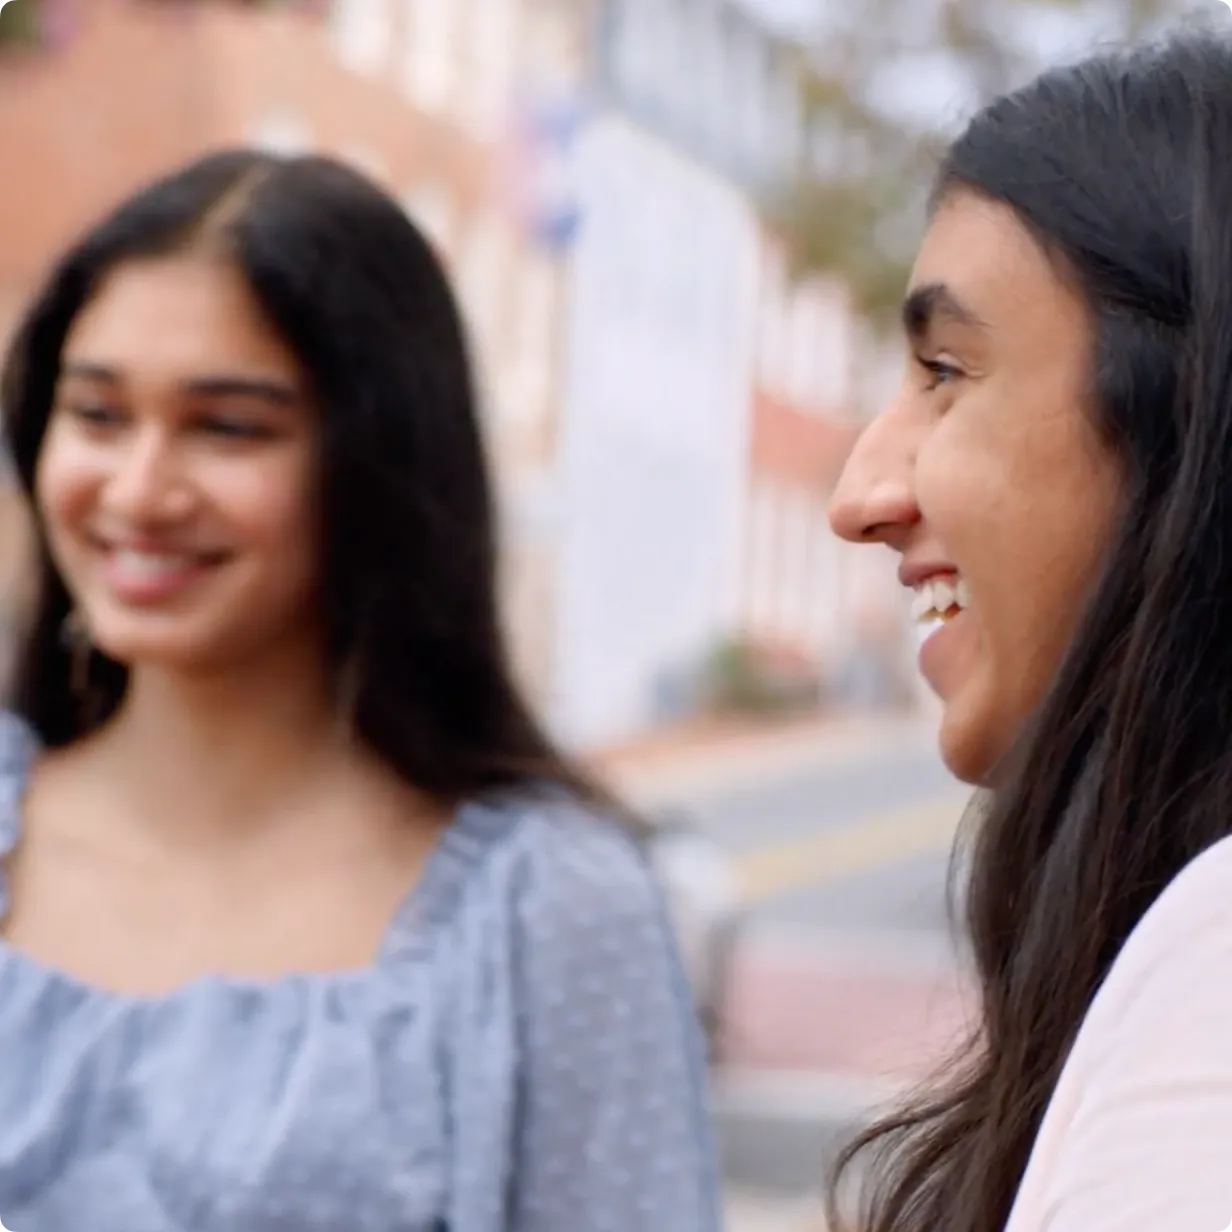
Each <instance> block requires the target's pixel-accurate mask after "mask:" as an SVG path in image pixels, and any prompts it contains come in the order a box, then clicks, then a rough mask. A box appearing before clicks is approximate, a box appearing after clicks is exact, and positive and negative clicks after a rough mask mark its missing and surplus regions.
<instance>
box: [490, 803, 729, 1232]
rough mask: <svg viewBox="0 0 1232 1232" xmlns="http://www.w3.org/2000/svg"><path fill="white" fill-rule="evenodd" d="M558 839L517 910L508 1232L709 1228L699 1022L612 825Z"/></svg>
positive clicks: (659, 920) (524, 888)
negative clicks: (514, 1094)
mask: <svg viewBox="0 0 1232 1232" xmlns="http://www.w3.org/2000/svg"><path fill="white" fill-rule="evenodd" d="M563 824H565V825H568V822H567V821H566V822H565V823H563ZM583 824H584V823H583ZM556 838H557V840H558V841H555V842H549V843H547V844H545V845H543V846H541V849H540V850H539V851H538V853H537V855H536V858H535V860H534V861H533V862H531V863H529V864H528V865H526V866H524V869H523V877H522V885H521V886H520V888H519V891H518V893H517V897H516V903H515V909H514V920H515V925H514V932H515V946H514V971H515V976H514V983H515V1000H516V1005H517V1032H518V1042H519V1053H520V1058H521V1059H520V1062H519V1066H518V1070H519V1073H518V1082H517V1101H516V1104H517V1108H518V1110H519V1112H518V1115H517V1116H516V1117H515V1122H516V1131H515V1141H514V1149H513V1154H512V1160H511V1163H512V1165H513V1166H512V1177H511V1183H512V1191H513V1192H512V1197H511V1232H647V1230H648V1229H659V1228H661V1229H671V1232H718V1230H719V1228H720V1224H721V1218H720V1214H719V1209H720V1203H719V1200H718V1189H719V1187H718V1183H717V1178H716V1173H717V1169H716V1167H715V1163H714V1150H713V1144H712V1134H711V1126H710V1120H709V1109H708V1100H707V1095H706V1079H705V1066H704V1053H703V1045H702V1039H701V1032H700V1029H699V1027H698V1024H697V1022H696V1018H695V1014H694V1010H693V1006H692V1002H691V998H690V996H689V992H688V988H687V984H686V980H685V977H684V975H683V971H682V968H681V964H680V962H679V960H678V956H677V953H676V949H675V944H674V940H673V937H672V933H671V929H670V926H669V924H668V919H667V914H666V911H665V906H664V904H663V902H662V901H661V898H660V895H659V893H658V890H657V887H656V885H655V883H654V882H653V879H652V877H651V875H650V873H649V872H648V871H647V869H646V867H645V865H644V864H643V862H642V860H641V859H640V857H639V855H638V854H637V852H636V850H635V848H634V846H633V844H632V842H631V841H629V840H627V839H626V838H625V837H624V836H622V835H619V834H617V833H615V832H613V831H606V830H600V829H597V828H595V829H588V830H587V831H586V832H585V834H584V835H583V834H578V833H573V834H569V835H566V834H564V833H558V834H557V836H556Z"/></svg>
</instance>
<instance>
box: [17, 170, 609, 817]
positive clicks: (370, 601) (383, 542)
mask: <svg viewBox="0 0 1232 1232" xmlns="http://www.w3.org/2000/svg"><path fill="white" fill-rule="evenodd" d="M194 246H206V247H210V248H212V249H213V250H215V251H217V252H218V253H219V255H220V257H222V258H225V259H226V260H229V261H231V262H232V263H233V264H234V265H235V267H236V268H237V269H238V270H240V271H241V273H242V274H243V276H244V278H245V279H246V281H247V283H248V285H249V287H250V289H251V291H252V293H253V295H254V296H255V298H256V300H257V302H258V303H259V305H260V307H261V308H262V309H263V311H264V312H265V314H266V315H267V317H268V319H269V320H270V321H271V322H272V323H273V325H274V326H275V328H276V329H277V330H278V331H279V332H280V334H281V335H282V337H283V338H284V340H285V341H286V342H287V344H288V345H289V346H290V347H291V348H292V350H293V351H294V352H295V354H296V356H297V357H298V359H299V362H300V364H301V366H302V368H303V370H304V372H305V373H306V375H307V377H308V379H309V380H310V382H311V385H312V388H313V392H314V394H315V401H316V403H317V404H318V405H319V407H320V434H321V440H320V450H319V458H320V462H319V474H318V476H317V479H318V487H319V513H318V516H319V519H320V523H321V528H322V539H323V544H322V560H321V568H320V593H321V602H322V604H323V605H324V619H325V627H326V633H327V638H328V654H329V657H330V666H331V668H332V670H333V672H334V674H335V677H336V678H337V679H342V678H343V677H344V676H345V678H346V681H347V695H348V704H349V706H350V708H351V712H352V717H353V720H354V725H355V729H356V732H357V734H358V735H359V736H360V737H361V738H362V739H363V740H364V741H366V743H367V744H368V746H370V747H371V748H372V749H374V750H375V751H376V752H377V753H378V754H379V755H380V756H381V757H382V758H383V759H384V760H385V761H386V762H387V763H388V764H389V765H390V766H391V767H392V768H393V769H394V770H395V771H396V772H398V773H399V774H400V775H402V776H403V777H404V778H405V779H406V780H407V781H409V782H411V783H413V784H414V785H415V786H417V787H418V788H420V789H422V790H424V791H426V792H429V793H432V794H434V795H436V796H439V797H441V798H446V799H455V798H461V797H463V796H465V795H467V794H470V793H473V792H476V791H479V790H483V789H486V788H489V787H499V786H502V785H506V784H508V785H513V784H517V783H520V782H526V781H529V780H531V779H534V780H555V781H556V782H558V783H561V784H564V785H565V786H567V787H569V788H572V789H576V790H578V791H581V792H582V793H583V794H585V795H586V796H587V797H589V798H591V799H603V800H606V797H605V796H604V793H603V792H602V791H601V790H600V789H599V788H598V787H597V786H596V785H595V784H594V783H592V782H591V781H590V780H589V779H588V778H587V777H586V776H585V775H583V774H582V773H581V772H580V771H579V770H578V769H577V768H576V767H574V766H572V765H571V764H570V763H569V762H568V761H567V759H566V758H564V757H563V756H562V755H561V754H560V753H559V752H558V751H557V750H556V749H555V748H554V747H553V745H552V743H551V742H550V741H549V739H548V738H547V736H546V735H545V734H544V732H543V731H542V730H541V728H540V726H539V724H538V723H537V721H536V720H535V718H534V717H533V715H532V713H531V711H530V709H529V708H528V706H527V705H526V703H525V702H524V700H523V698H522V697H521V695H520V693H519V691H518V689H517V687H516V686H515V683H514V681H513V678H512V672H511V669H510V665H509V656H508V654H507V648H506V645H505V639H504V637H503V635H502V628H501V620H500V610H499V609H500V604H499V598H498V583H497V577H498V567H497V566H498V562H497V547H496V542H497V536H496V533H495V528H494V509H493V495H492V490H491V481H490V476H489V474H488V469H487V464H486V459H485V453H484V448H483V441H482V437H481V430H480V423H479V416H478V413H477V409H476V404H475V392H474V383H473V381H472V374H471V368H470V363H469V359H468V354H467V347H466V344H465V336H464V330H463V327H462V325H461V322H460V319H459V314H458V311H457V307H456V305H455V302H454V298H453V295H452V293H451V291H450V288H449V285H448V282H447V279H446V277H445V275H444V272H443V271H442V269H441V267H440V265H439V263H438V261H437V259H436V257H435V255H434V254H433V251H432V249H431V247H430V245H429V244H428V243H427V242H426V240H425V239H424V238H423V237H422V235H421V234H420V233H419V231H418V230H417V229H416V228H415V226H414V225H413V224H412V223H411V221H410V220H409V219H408V218H407V217H406V215H405V214H404V213H403V211H402V210H401V209H400V208H399V207H398V206H397V204H396V203H394V202H393V201H392V200H391V199H389V198H388V197H387V196H386V195H385V194H384V193H382V192H381V191H380V190H379V189H378V188H377V187H376V186H375V185H373V184H371V183H369V182H368V181H367V180H366V179H365V178H363V177H362V176H361V175H359V174H357V173H356V172H354V171H352V170H350V169H349V168H347V167H344V166H342V165H341V164H338V163H335V162H333V161H330V160H327V159H323V158H315V157H312V158H291V159H281V158H276V157H274V156H271V155H267V154H263V153H257V152H250V151H226V152H222V153H217V154H212V155H209V156H207V157H204V158H202V159H200V160H198V161H196V162H194V163H192V164H191V165H189V166H187V167H186V168H184V169H182V170H180V171H178V172H176V173H174V174H171V175H169V176H167V177H165V178H163V179H161V180H159V181H157V182H155V183H154V184H152V185H150V186H149V187H147V188H145V189H143V190H142V191H140V192H139V193H137V194H136V195H135V196H133V197H132V198H131V199H129V200H128V201H126V202H125V203H123V204H122V205H120V206H119V207H118V208H117V209H116V210H115V211H114V212H113V213H112V214H111V215H110V217H108V218H106V219H105V220H104V221H103V222H101V223H100V224H99V225H98V226H97V227H96V228H95V229H94V230H93V231H91V232H90V233H89V234H88V235H87V236H86V237H85V238H84V239H83V240H82V241H81V242H80V243H79V244H77V245H76V246H75V247H74V248H73V249H72V251H70V252H69V253H68V254H67V255H66V256H65V257H64V258H63V259H62V260H61V261H60V263H59V264H58V265H57V266H56V268H55V269H54V271H53V272H52V273H51V275H50V278H49V280H48V282H47V285H46V287H45V288H44V289H43V291H42V293H41V294H40V295H39V296H38V297H37V299H36V300H35V302H34V303H33V306H32V307H31V309H30V311H29V313H28V315H27V316H26V318H25V320H24V322H23V323H22V324H21V326H20V327H19V329H18V331H17V333H16V335H15V339H14V342H13V344H12V347H11V350H10V353H9V356H8V360H7V364H6V366H5V370H4V373H3V378H2V381H0V399H2V401H3V406H4V412H5V415H4V428H5V432H6V434H7V437H8V444H9V448H10V450H11V453H12V455H13V458H14V460H15V463H16V467H17V471H18V474H19V476H20V479H21V483H22V486H23V488H24V489H25V492H26V494H27V495H28V496H29V497H30V498H31V501H32V500H33V494H34V477H35V470H36V466H37V463H38V458H39V452H40V448H41V445H42V441H43V436H44V433H45V431H46V428H47V423H48V417H49V415H50V412H51V407H52V401H53V396H54V391H55V386H56V381H57V377H58V372H59V367H60V358H61V350H62V348H63V344H64V340H65V337H66V335H67V333H68V332H69V329H70V327H71V325H72V322H73V320H74V318H75V317H76V315H77V313H78V312H79V311H80V310H81V308H82V307H83V305H85V304H86V303H87V302H88V301H89V299H90V297H91V296H92V295H93V294H94V292H95V291H96V289H97V288H98V287H99V285H100V282H101V280H102V279H103V278H104V277H105V276H106V275H107V274H108V273H109V272H110V271H111V270H113V269H114V268H115V267H117V266H118V265H120V264H121V263H123V262H125V261H129V260H133V259H137V258H142V257H156V256H161V255H170V254H174V253H176V252H179V251H184V250H187V249H192V248H193V247H194ZM38 569H39V573H40V576H39V579H38V582H39V591H38V598H37V602H36V604H35V610H34V612H33V616H32V619H31V621H30V625H29V629H28V632H27V633H26V634H25V636H24V638H23V639H22V641H21V642H20V644H19V646H18V648H17V651H16V655H15V660H16V662H15V684H14V695H13V699H12V705H13V708H14V709H15V710H16V711H17V712H18V713H19V714H21V715H22V716H24V717H25V718H26V719H27V720H28V721H29V722H30V723H31V724H32V725H33V727H34V728H35V730H36V731H37V732H38V734H39V736H40V737H41V739H42V740H43V741H44V743H45V744H47V745H49V746H56V745H61V744H64V743H66V742H69V741H72V740H73V739H75V738H77V737H78V736H80V735H81V734H82V733H83V731H84V730H86V729H87V727H88V726H90V725H91V724H92V723H93V722H98V721H102V720H103V719H105V718H106V717H107V716H109V715H110V714H112V713H113V712H114V711H115V709H116V707H117V706H118V705H119V703H120V701H121V699H122V697H123V694H124V690H125V687H126V684H127V678H128V672H127V669H126V667H125V666H124V665H123V664H121V663H118V662H115V661H113V660H111V659H109V658H107V657H106V656H105V655H103V654H101V653H99V652H98V651H95V652H94V653H93V657H92V661H91V663H90V689H91V692H92V699H91V700H92V702H93V709H94V717H93V718H92V719H87V718H86V717H83V707H82V704H81V699H80V698H79V697H78V696H76V695H75V692H74V689H73V688H72V687H71V686H72V680H71V653H70V649H69V648H68V647H67V646H66V644H65V639H64V636H63V628H64V625H65V620H66V617H67V616H68V614H69V611H70V603H71V601H70V596H69V594H68V591H67V590H66V588H65V584H64V581H63V579H62V578H61V577H60V576H59V574H58V572H57V570H56V568H55V566H54V564H53V562H52V559H51V556H50V555H49V553H48V551H47V549H46V546H45V545H44V544H43V543H42V542H40V544H39V549H38Z"/></svg>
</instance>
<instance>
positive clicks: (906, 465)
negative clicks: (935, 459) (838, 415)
mask: <svg viewBox="0 0 1232 1232" xmlns="http://www.w3.org/2000/svg"><path fill="white" fill-rule="evenodd" d="M904 428H905V425H904V424H902V423H898V422H896V417H895V416H894V415H893V414H892V413H891V412H890V411H886V412H883V413H882V414H881V415H879V416H878V417H877V418H876V419H874V420H873V422H872V423H871V424H869V425H868V427H867V428H865V430H864V432H863V433H862V434H861V435H860V438H859V439H858V440H857V441H856V444H855V447H854V448H853V449H852V451H851V455H850V457H848V459H847V464H846V465H845V466H844V467H843V473H842V475H841V476H840V477H839V481H838V486H837V487H836V488H835V490H834V495H833V497H832V498H831V500H830V525H831V527H833V529H834V533H835V534H836V535H838V536H839V537H840V538H842V539H846V540H848V541H849V542H851V543H887V542H892V541H893V540H894V538H895V536H896V534H897V533H899V532H902V531H905V530H907V529H908V528H910V527H911V526H914V525H915V523H916V522H918V521H919V519H920V510H919V507H918V505H917V504H916V498H915V459H914V453H915V451H914V447H913V446H912V445H911V443H910V442H909V440H908V439H907V435H908V434H907V433H906V432H905V431H904Z"/></svg>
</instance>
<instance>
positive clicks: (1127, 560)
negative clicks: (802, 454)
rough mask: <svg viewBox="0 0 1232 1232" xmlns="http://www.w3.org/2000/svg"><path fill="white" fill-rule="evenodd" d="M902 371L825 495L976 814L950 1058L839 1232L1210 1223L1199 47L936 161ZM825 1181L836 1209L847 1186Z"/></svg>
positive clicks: (1064, 83)
mask: <svg viewBox="0 0 1232 1232" xmlns="http://www.w3.org/2000/svg"><path fill="white" fill-rule="evenodd" d="M904 324H905V327H906V335H907V340H908V342H909V344H910V351H911V355H910V359H909V364H908V371H907V374H906V376H905V378H904V381H903V383H902V386H901V388H900V390H899V392H898V394H897V396H896V397H895V399H894V400H893V402H892V404H891V405H890V406H889V407H888V408H887V409H886V410H885V411H884V412H883V413H882V414H881V416H880V417H879V418H878V419H877V420H876V421H875V422H874V423H873V424H872V425H871V426H870V427H869V428H868V429H867V431H866V432H865V434H864V436H863V438H862V440H861V441H860V443H859V444H858V446H857V447H856V449H855V452H854V453H853V455H852V457H851V460H850V463H849V465H848V467H847V470H846V473H845V475H844V477H843V479H842V482H841V485H840V488H839V491H838V492H837V494H836V497H835V502H834V506H833V511H832V517H833V521H834V525H835V527H836V529H837V530H838V531H839V532H840V533H841V534H842V535H844V536H845V537H846V538H848V539H850V540H853V541H855V542H868V543H881V544H888V545H890V546H891V547H892V548H894V549H895V550H896V551H897V552H898V553H900V554H901V557H902V563H901V578H902V581H903V583H904V584H905V585H906V586H908V587H910V588H912V589H913V590H914V592H915V595H916V609H915V610H916V613H917V615H918V616H919V618H920V621H921V634H922V642H923V644H922V648H921V651H920V667H921V670H922V671H923V674H924V676H925V677H926V678H927V679H928V681H929V683H930V684H931V685H932V687H933V689H934V690H935V691H936V692H937V694H938V695H939V696H940V698H941V700H942V703H943V706H944V715H943V719H942V729H941V747H942V751H943V754H944V757H945V760H946V762H947V763H948V765H949V766H950V768H951V769H952V770H954V771H955V772H956V773H957V774H958V775H959V776H960V777H961V778H963V779H965V780H967V781H969V782H971V783H974V784H979V785H982V786H984V787H986V788H988V789H990V791H989V797H988V800H987V805H986V809H985V810H984V812H983V816H982V817H980V818H979V819H978V821H979V829H978V832H977V834H976V835H975V846H974V849H973V853H972V860H973V866H972V867H973V871H972V879H971V882H970V886H969V904H968V909H969V923H970V929H971V934H972V938H971V939H972V942H973V945H974V954H975V959H976V965H977V968H978V976H979V980H980V985H981V990H982V1001H983V1016H982V1022H981V1023H980V1025H979V1031H978V1034H977V1036H976V1038H975V1040H974V1041H973V1043H972V1046H971V1048H970V1049H969V1050H968V1052H967V1053H966V1054H965V1057H964V1058H962V1059H961V1060H960V1061H959V1063H957V1064H956V1066H955V1067H954V1068H953V1069H952V1070H951V1071H949V1072H948V1076H946V1077H945V1078H944V1079H943V1080H941V1081H939V1083H938V1085H937V1086H936V1087H935V1088H933V1089H932V1090H931V1091H927V1092H925V1093H924V1094H923V1095H922V1096H921V1098H920V1099H919V1100H918V1101H917V1102H915V1103H914V1104H913V1105H912V1106H911V1107H910V1108H908V1109H907V1110H906V1111H904V1112H903V1113H902V1115H896V1116H891V1117H889V1118H888V1119H886V1120H884V1121H882V1122H881V1123H879V1124H878V1125H877V1126H875V1127H874V1128H873V1129H871V1130H870V1132H868V1133H867V1134H866V1135H864V1136H863V1138H862V1139H861V1140H860V1141H859V1142H857V1143H856V1145H855V1147H854V1148H853V1152H852V1154H851V1155H850V1156H849V1157H848V1160H847V1163H848V1167H849V1168H850V1164H851V1163H852V1162H853V1161H854V1160H859V1161H861V1162H865V1161H867V1163H868V1165H869V1172H868V1173H867V1174H866V1175H867V1178H868V1180H867V1184H866V1185H865V1186H864V1187H863V1188H862V1192H863V1194H864V1202H863V1204H862V1206H863V1217H862V1218H861V1219H860V1220H859V1221H858V1224H857V1226H858V1227H859V1228H860V1229H861V1232H940V1230H942V1229H944V1232H1000V1230H1001V1229H1009V1232H1148V1230H1149V1232H1158V1230H1159V1229H1169V1230H1171V1229H1176V1230H1177V1232H1180V1230H1181V1229H1186V1230H1188V1229H1193V1230H1194V1232H1197V1230H1198V1229H1201V1228H1208V1229H1211V1232H1215V1230H1216V1229H1219V1228H1224V1227H1227V1226H1228V1224H1229V1221H1230V1220H1232V1167H1230V1166H1229V1160H1230V1159H1232V1029H1230V1025H1232V841H1230V840H1229V838H1228V836H1229V835H1230V834H1232V41H1230V40H1229V38H1228V37H1227V36H1225V35H1223V34H1218V33H1211V32H1210V31H1209V30H1207V31H1205V32H1204V31H1203V29H1202V28H1197V27H1196V28H1194V29H1191V30H1189V31H1188V32H1185V33H1182V34H1180V35H1179V36H1176V37H1172V38H1169V39H1167V40H1165V41H1162V42H1160V43H1158V44H1154V45H1152V46H1150V47H1146V48H1143V49H1139V50H1136V51H1132V52H1125V53H1119V52H1109V53H1106V54H1102V55H1100V56H1098V57H1097V58H1093V59H1089V60H1087V61H1086V62H1084V63H1080V64H1078V65H1076V66H1072V67H1065V68H1059V69H1057V70H1055V71H1051V72H1048V73H1046V74H1045V75H1044V76H1042V77H1041V78H1040V79H1038V80H1037V81H1035V82H1034V83H1033V84H1030V85H1028V86H1026V87H1025V88H1023V89H1021V90H1019V91H1017V92H1015V93H1013V94H1011V95H1009V96H1008V97H1006V98H1003V99H1001V100H999V101H997V102H995V103H993V104H992V105H991V106H990V107H988V108H987V109H986V110H984V111H983V112H981V113H980V114H979V115H977V116H976V117H975V119H974V120H973V121H972V122H971V124H970V125H969V127H968V128H967V129H966V131H965V133H964V134H963V135H962V136H960V137H959V138H958V140H957V141H956V142H955V144H954V145H953V146H952V148H951V149H950V151H949V154H948V157H947V158H946V159H945V161H944V164H943V167H942V170H941V175H940V179H939V182H938V186H937V189H936V193H935V196H934V204H933V209H932V213H931V219H930V225H929V228H928V232H927V234H926V236H925V238H924V241H923V245H922V247H921V249H920V252H919V255H918V257H917V260H916V264H915V269H914V272H913V275H912V279H911V287H910V291H909V294H908V296H907V300H906V304H905V309H904ZM844 1175H846V1176H848V1177H851V1178H852V1179H853V1180H854V1176H855V1173H854V1171H850V1170H849V1171H846V1172H845V1173H844Z"/></svg>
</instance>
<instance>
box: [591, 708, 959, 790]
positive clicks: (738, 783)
mask: <svg viewBox="0 0 1232 1232" xmlns="http://www.w3.org/2000/svg"><path fill="white" fill-rule="evenodd" d="M935 739H936V731H935V724H933V723H931V722H930V721H929V720H928V719H927V718H926V717H923V716H919V715H911V716H906V717H904V716H898V715H889V716H881V717H877V718H869V719H864V718H861V719H851V720H849V721H847V722H842V723H839V722H836V721H830V722H827V723H824V724H818V725H817V726H814V727H809V728H802V729H794V730H776V729H773V728H771V729H768V730H765V731H757V732H750V733H749V734H748V735H747V736H744V737H739V738H737V737H730V736H729V737H726V738H716V739H715V740H714V741H713V742H712V743H709V744H703V745H700V746H690V747H688V748H686V749H682V750H680V751H679V753H676V754H674V755H672V756H671V757H665V756H663V755H662V754H659V755H657V756H656V757H654V758H648V759H647V761H646V762H645V763H640V764H639V762H638V760H637V759H634V758H630V759H628V760H624V759H621V760H615V761H612V762H605V760H604V759H603V758H598V759H595V761H594V763H593V764H594V766H595V769H596V772H597V773H598V774H599V776H600V777H601V778H602V779H603V780H604V781H606V782H607V783H609V784H611V785H612V787H613V788H614V789H615V790H616V791H618V792H619V793H620V794H622V795H624V796H625V797H626V798H628V799H629V800H630V801H631V802H632V803H633V804H635V805H636V806H638V807H641V808H670V807H671V806H673V805H678V804H682V803H695V802H697V801H698V800H704V799H705V798H707V797H709V796H722V795H726V794H728V793H730V792H733V791H739V790H740V789H742V788H744V787H747V786H751V785H755V784H757V783H759V782H760V781H762V780H764V779H766V778H772V777H777V776H780V775H790V774H794V773H808V772H812V771H816V770H820V769H825V768H826V767H828V766H831V765H834V764H835V763H837V762H848V763H850V762H853V761H866V760H868V759H870V758H872V757H874V756H880V755H882V754H884V753H887V752H890V751H893V750H896V749H900V748H901V749H908V748H914V747H920V746H924V747H927V746H929V745H931V744H932V742H933V741H934V740H935Z"/></svg>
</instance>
